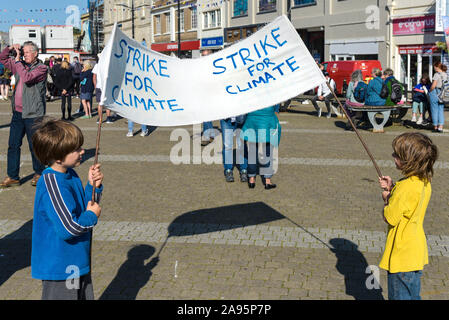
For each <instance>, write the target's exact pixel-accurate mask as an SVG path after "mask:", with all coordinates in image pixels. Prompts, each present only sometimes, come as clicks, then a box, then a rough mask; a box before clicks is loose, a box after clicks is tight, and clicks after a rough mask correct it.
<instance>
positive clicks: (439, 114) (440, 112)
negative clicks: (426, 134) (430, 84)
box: [429, 88, 444, 127]
mask: <svg viewBox="0 0 449 320" xmlns="http://www.w3.org/2000/svg"><path fill="white" fill-rule="evenodd" d="M439 93H440V89H438V88H435V90H433V91H430V93H429V97H430V111H431V112H432V122H433V125H434V127H436V126H442V125H444V104H443V103H440V102H439V101H438V94H439Z"/></svg>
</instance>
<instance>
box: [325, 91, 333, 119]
mask: <svg viewBox="0 0 449 320" xmlns="http://www.w3.org/2000/svg"><path fill="white" fill-rule="evenodd" d="M331 99H332V96H331V95H330V94H329V95H327V96H326V97H325V98H324V103H325V104H326V109H327V115H326V118H330V117H331V116H332V111H331V102H330V101H331Z"/></svg>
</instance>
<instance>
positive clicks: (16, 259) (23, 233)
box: [0, 219, 33, 286]
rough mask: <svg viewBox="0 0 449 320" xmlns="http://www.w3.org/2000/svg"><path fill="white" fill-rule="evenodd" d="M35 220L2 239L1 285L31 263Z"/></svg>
mask: <svg viewBox="0 0 449 320" xmlns="http://www.w3.org/2000/svg"><path fill="white" fill-rule="evenodd" d="M32 229H33V220H32V219H31V220H29V221H27V222H26V223H25V224H23V225H22V226H21V227H20V228H19V229H17V230H16V231H14V232H11V233H10V234H8V235H6V236H4V237H3V238H1V239H0V286H2V285H3V283H5V282H6V281H8V279H9V278H10V277H11V276H12V275H13V274H14V273H16V272H17V271H19V270H21V269H23V268H27V267H29V266H30V265H31V232H32Z"/></svg>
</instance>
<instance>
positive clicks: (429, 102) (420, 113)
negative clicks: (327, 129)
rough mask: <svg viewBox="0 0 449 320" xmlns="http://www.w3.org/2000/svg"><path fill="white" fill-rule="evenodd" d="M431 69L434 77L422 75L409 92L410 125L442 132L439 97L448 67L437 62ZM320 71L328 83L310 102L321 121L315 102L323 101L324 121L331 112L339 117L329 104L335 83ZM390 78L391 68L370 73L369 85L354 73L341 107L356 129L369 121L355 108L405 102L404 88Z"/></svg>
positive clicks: (391, 76) (319, 89)
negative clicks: (410, 93) (410, 106)
mask: <svg viewBox="0 0 449 320" xmlns="http://www.w3.org/2000/svg"><path fill="white" fill-rule="evenodd" d="M433 69H434V75H433V79H432V80H431V79H430V77H429V75H428V74H426V73H425V74H423V75H422V77H421V79H420V82H419V83H418V84H417V85H416V86H414V87H413V89H412V96H411V104H412V118H411V122H413V123H416V124H417V125H420V126H423V127H424V126H427V125H430V124H432V125H433V126H432V128H433V131H434V132H443V126H444V105H445V102H444V101H443V100H442V97H441V96H442V91H443V90H444V83H445V82H446V81H447V80H448V74H447V72H446V71H447V66H446V65H444V64H442V63H441V62H439V61H437V62H435V63H434V64H433ZM322 71H323V75H324V76H325V78H326V80H327V83H323V84H321V85H320V86H319V87H318V90H317V94H316V95H315V96H314V98H312V104H313V106H314V107H315V109H316V111H317V116H318V117H321V108H320V107H319V106H318V104H317V102H318V101H324V102H325V104H326V108H327V111H328V113H327V118H330V117H331V115H332V113H331V110H333V111H334V112H335V113H336V114H337V115H339V113H338V111H337V110H336V108H335V107H334V106H333V105H332V104H331V102H332V99H334V96H333V94H332V91H331V90H330V88H329V87H331V88H334V89H335V82H334V80H333V79H331V78H330V77H329V73H328V72H326V71H324V70H322ZM393 74H394V72H393V70H392V69H390V68H387V69H385V70H383V71H381V70H380V69H378V68H373V69H372V73H371V76H372V78H371V80H370V81H369V82H368V83H366V80H364V79H363V74H362V70H355V71H354V72H353V73H352V74H351V79H350V82H349V84H348V86H347V90H346V101H345V104H344V106H343V107H344V108H345V110H346V112H347V113H348V114H349V116H350V117H351V120H352V122H353V123H355V124H356V125H358V124H362V123H364V122H367V120H368V119H367V116H366V113H365V112H354V111H353V110H356V109H357V107H363V106H394V105H398V104H403V103H404V102H405V100H406V99H407V96H406V95H407V93H406V92H405V89H404V86H403V85H402V84H401V83H400V82H399V81H398V80H397V79H396V78H395V77H394V75H393ZM448 94H449V93H448ZM404 98H405V99H404ZM331 108H332V109H331ZM426 115H427V116H426ZM346 129H347V130H352V126H351V125H350V123H349V121H348V123H347V124H346Z"/></svg>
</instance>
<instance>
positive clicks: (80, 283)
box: [31, 120, 103, 300]
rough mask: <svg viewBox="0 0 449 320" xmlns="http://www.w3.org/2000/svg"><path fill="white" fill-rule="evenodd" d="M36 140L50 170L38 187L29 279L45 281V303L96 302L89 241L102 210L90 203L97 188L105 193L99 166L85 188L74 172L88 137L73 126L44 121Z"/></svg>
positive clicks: (40, 156)
mask: <svg viewBox="0 0 449 320" xmlns="http://www.w3.org/2000/svg"><path fill="white" fill-rule="evenodd" d="M32 141H33V149H34V152H35V155H36V157H37V158H38V159H39V161H41V163H42V164H44V165H46V166H48V167H47V168H46V169H45V170H44V171H43V173H42V176H41V178H40V179H39V181H38V183H37V187H36V195H35V200H34V219H33V233H32V246H31V276H32V277H33V278H34V279H40V280H42V299H43V300H55V299H58V300H59V299H61V300H81V299H93V287H92V281H91V277H90V271H91V270H90V250H91V238H92V228H93V227H94V226H95V225H96V224H97V221H98V218H99V216H100V213H101V207H100V206H99V205H98V199H97V200H96V202H92V201H91V199H92V192H93V186H94V185H95V188H96V189H95V195H96V196H97V198H98V197H99V195H100V194H101V192H102V190H103V186H102V181H103V173H102V172H101V171H100V165H99V164H97V165H93V166H91V167H90V168H89V173H88V181H89V182H88V183H87V185H86V187H85V188H83V185H82V182H81V180H80V178H79V177H78V175H77V174H76V172H75V171H74V170H73V168H75V167H77V166H79V165H80V164H81V160H82V156H83V154H84V149H82V145H83V142H84V137H83V134H82V132H81V130H80V129H79V128H78V127H77V126H76V125H74V124H72V123H69V122H65V121H62V120H44V121H43V122H42V123H41V124H40V126H39V128H38V129H37V130H36V132H35V133H34V135H33V138H32Z"/></svg>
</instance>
